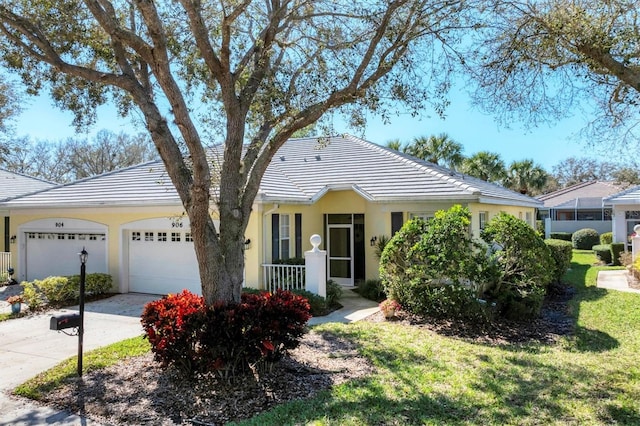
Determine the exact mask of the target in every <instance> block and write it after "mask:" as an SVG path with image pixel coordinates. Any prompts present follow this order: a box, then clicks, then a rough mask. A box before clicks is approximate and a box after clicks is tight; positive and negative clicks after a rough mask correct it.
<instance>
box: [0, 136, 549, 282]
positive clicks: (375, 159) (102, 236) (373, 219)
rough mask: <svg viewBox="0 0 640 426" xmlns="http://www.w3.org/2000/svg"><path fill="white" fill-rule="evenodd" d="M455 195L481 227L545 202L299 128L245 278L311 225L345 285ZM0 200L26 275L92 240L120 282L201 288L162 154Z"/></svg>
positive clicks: (299, 248) (258, 208) (270, 186)
mask: <svg viewBox="0 0 640 426" xmlns="http://www.w3.org/2000/svg"><path fill="white" fill-rule="evenodd" d="M454 204H461V205H463V206H466V207H468V208H469V209H470V211H471V212H472V214H473V218H472V225H471V232H472V233H473V234H474V235H476V236H477V235H479V231H480V229H481V228H483V227H484V224H485V223H486V222H487V221H488V220H489V219H490V218H491V217H492V216H494V215H495V214H497V213H498V212H500V211H504V212H507V213H510V214H513V215H514V216H516V217H519V218H521V219H523V220H526V221H527V222H528V223H529V224H530V225H532V226H533V225H534V220H535V209H536V208H537V207H540V206H541V204H542V203H541V202H539V201H538V200H536V199H534V198H531V197H528V196H526V195H522V194H519V193H516V192H513V191H510V190H507V189H505V188H503V187H501V186H498V185H494V184H491V183H488V182H485V181H482V180H479V179H475V178H472V177H469V176H465V175H462V174H460V173H457V172H454V171H451V170H448V169H445V168H443V167H439V166H437V165H434V164H432V163H429V162H426V161H423V160H419V159H416V158H414V157H411V156H409V155H406V154H403V153H399V152H397V151H394V150H391V149H388V148H384V147H382V146H378V145H376V144H373V143H371V142H368V141H365V140H362V139H359V138H357V137H354V136H350V135H342V136H335V137H330V138H322V139H319V138H301V139H291V140H289V141H288V142H287V143H285V145H284V146H282V148H281V149H280V150H279V151H278V153H277V155H276V156H275V157H274V159H273V161H272V163H271V164H270V166H269V167H268V170H267V171H266V173H265V175H264V178H263V179H262V182H261V186H260V191H259V194H258V196H257V197H256V199H255V203H254V208H253V212H252V217H251V218H250V221H249V225H248V228H247V230H246V235H245V237H246V247H245V248H246V250H245V258H246V267H245V285H246V286H249V287H256V288H264V285H265V274H266V272H265V271H266V269H265V268H266V267H267V266H265V265H269V264H271V263H272V262H273V261H276V260H278V259H288V258H295V257H301V256H303V252H304V251H306V250H310V249H311V244H310V243H309V238H310V236H311V235H313V234H319V235H320V236H322V239H323V241H322V245H321V247H320V248H321V249H324V250H327V277H328V278H331V279H333V280H335V281H336V282H338V283H340V284H343V285H345V286H353V285H357V283H358V282H360V281H362V280H367V279H374V278H377V277H378V259H377V258H376V257H375V247H374V245H375V241H376V240H377V239H378V238H380V236H387V237H390V236H391V235H392V234H393V233H395V232H396V231H397V230H398V229H400V227H401V226H402V224H403V223H404V222H405V221H407V220H409V219H411V218H415V217H421V218H425V219H426V218H429V217H432V216H433V215H434V213H435V212H436V211H437V210H441V209H448V208H450V207H451V206H452V205H454ZM0 208H2V209H5V210H6V211H7V212H8V214H9V215H10V217H11V233H12V234H13V235H17V244H14V245H12V246H11V251H12V253H13V255H14V256H15V258H16V259H18V261H17V265H16V270H17V277H16V278H17V279H18V280H33V279H36V278H43V277H45V276H48V275H68V274H75V273H77V271H78V269H79V261H78V256H77V253H78V252H79V251H80V250H81V249H82V248H83V247H85V248H86V250H87V251H88V252H89V260H88V263H87V272H106V273H109V274H111V275H112V276H113V277H114V281H115V285H117V290H118V291H119V292H123V293H126V292H143V293H154V294H164V293H168V292H176V291H180V290H181V289H182V288H188V289H190V290H192V291H196V292H199V291H200V284H199V278H198V269H197V267H196V260H195V254H194V250H193V244H192V238H191V234H190V226H189V219H188V218H187V217H186V215H185V214H184V210H183V208H182V204H181V203H180V199H179V197H178V194H177V193H176V191H175V189H174V188H173V186H172V184H171V181H170V179H169V177H168V176H167V173H166V171H165V168H164V165H163V163H162V162H159V161H154V162H148V163H144V164H140V165H136V166H133V167H129V168H125V169H122V170H118V171H114V172H109V173H106V174H103V175H99V176H95V177H91V178H87V179H83V180H79V181H77V182H73V183H70V184H65V185H60V186H56V187H54V188H51V189H46V190H42V191H40V192H38V193H35V194H31V195H28V196H24V197H18V198H14V199H12V200H9V201H5V202H2V203H0ZM212 208H213V206H212ZM212 215H213V219H214V220H215V211H214V212H213V213H212Z"/></svg>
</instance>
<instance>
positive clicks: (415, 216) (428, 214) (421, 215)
mask: <svg viewBox="0 0 640 426" xmlns="http://www.w3.org/2000/svg"><path fill="white" fill-rule="evenodd" d="M434 216H435V214H434V213H433V212H420V213H409V220H413V219H422V220H424V221H425V222H429V220H430V219H433V218H434Z"/></svg>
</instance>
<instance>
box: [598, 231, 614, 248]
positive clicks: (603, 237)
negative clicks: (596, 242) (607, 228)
mask: <svg viewBox="0 0 640 426" xmlns="http://www.w3.org/2000/svg"><path fill="white" fill-rule="evenodd" d="M612 242H613V232H603V233H602V234H600V244H601V245H604V244H611V243H612Z"/></svg>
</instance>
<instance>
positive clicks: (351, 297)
mask: <svg viewBox="0 0 640 426" xmlns="http://www.w3.org/2000/svg"><path fill="white" fill-rule="evenodd" d="M340 304H341V305H342V308H341V309H338V310H337V311H333V312H331V313H330V314H329V315H326V316H324V317H313V318H311V319H310V320H309V325H317V324H324V323H328V322H342V323H350V322H354V321H360V320H361V319H364V318H366V317H368V316H369V315H372V314H375V313H376V312H378V310H379V308H378V304H377V303H376V302H374V301H372V300H369V299H365V298H364V297H361V296H360V295H359V294H358V293H356V292H355V291H352V290H351V289H348V288H345V289H343V291H342V297H341V298H340Z"/></svg>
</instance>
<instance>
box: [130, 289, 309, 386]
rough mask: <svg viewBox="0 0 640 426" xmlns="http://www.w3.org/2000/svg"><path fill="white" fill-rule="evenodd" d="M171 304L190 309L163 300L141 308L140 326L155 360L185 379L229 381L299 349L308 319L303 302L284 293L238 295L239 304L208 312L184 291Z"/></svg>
mask: <svg viewBox="0 0 640 426" xmlns="http://www.w3.org/2000/svg"><path fill="white" fill-rule="evenodd" d="M173 298H178V299H180V300H181V301H184V302H185V303H186V304H188V303H189V302H188V301H190V302H192V303H193V307H192V309H186V308H185V306H184V305H185V303H176V302H175V300H172V299H170V298H169V297H166V298H163V299H161V300H158V301H155V302H151V303H150V304H148V305H147V307H145V311H144V313H143V317H142V323H143V326H144V328H145V332H146V333H147V337H148V338H149V342H151V346H152V350H153V352H154V354H155V356H156V359H158V360H159V361H161V362H162V363H163V364H164V365H174V366H176V367H177V368H179V369H181V370H182V371H183V372H184V373H186V374H188V375H193V374H196V373H207V372H216V373H218V374H219V375H221V376H224V377H233V376H235V375H239V374H243V373H245V372H247V371H249V367H250V366H254V367H261V366H264V364H265V363H271V362H275V361H278V360H280V359H281V358H282V356H283V355H284V354H285V353H286V351H287V350H289V349H293V348H295V347H297V346H298V344H299V343H300V338H301V337H302V335H303V334H304V331H305V325H306V323H307V321H308V320H309V318H310V317H311V315H310V307H309V303H308V302H307V299H305V298H304V297H301V296H297V295H295V294H293V293H291V292H289V291H280V290H278V291H277V292H276V293H273V294H271V293H268V292H263V293H260V294H249V293H243V294H242V300H241V302H240V303H216V304H214V305H212V306H210V307H208V308H207V307H206V306H205V305H204V302H203V300H202V298H201V297H200V296H196V295H193V294H191V293H189V292H187V291H186V290H185V291H183V292H182V293H181V294H180V295H178V296H173ZM170 300H172V301H171V302H170ZM159 318H161V320H160V321H158V319H159ZM156 324H158V325H156ZM172 324H174V325H175V327H174V328H173V329H172V330H167V329H171V328H172ZM159 330H164V332H163V333H160V332H159ZM169 342H171V343H172V344H169ZM182 345H184V346H182Z"/></svg>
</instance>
